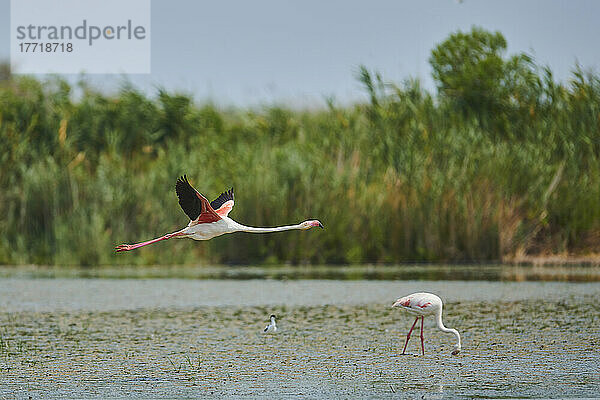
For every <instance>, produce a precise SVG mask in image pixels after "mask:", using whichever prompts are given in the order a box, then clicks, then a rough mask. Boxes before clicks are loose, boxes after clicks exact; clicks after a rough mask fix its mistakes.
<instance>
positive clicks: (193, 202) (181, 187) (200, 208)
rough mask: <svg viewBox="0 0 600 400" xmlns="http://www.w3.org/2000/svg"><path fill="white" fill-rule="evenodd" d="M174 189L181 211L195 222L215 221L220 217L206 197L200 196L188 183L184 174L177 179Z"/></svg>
mask: <svg viewBox="0 0 600 400" xmlns="http://www.w3.org/2000/svg"><path fill="white" fill-rule="evenodd" d="M175 191H176V192H177V197H178V198H179V205H180V206H181V209H182V210H183V212H185V213H186V215H187V216H188V217H189V218H190V219H191V220H192V222H194V223H196V224H203V223H210V222H216V221H218V220H220V219H221V217H220V216H219V214H217V213H216V212H215V210H214V209H213V208H212V207H211V205H210V203H209V202H208V200H206V197H204V196H202V195H201V194H200V193H199V192H198V191H197V190H196V189H194V188H193V187H192V185H190V183H189V182H188V180H187V177H186V176H185V175H184V176H182V177H180V178H179V179H177V183H176V184H175Z"/></svg>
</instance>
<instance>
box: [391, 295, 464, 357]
mask: <svg viewBox="0 0 600 400" xmlns="http://www.w3.org/2000/svg"><path fill="white" fill-rule="evenodd" d="M442 306H443V303H442V299H440V298H439V297H438V296H436V295H435V294H433V293H413V294H409V295H408V296H405V297H401V298H399V299H398V300H396V302H395V303H394V304H393V305H392V307H401V308H402V309H404V310H406V311H408V312H409V313H411V314H413V315H416V316H417V318H416V319H415V322H414V323H413V325H412V328H410V331H408V335H406V343H404V349H403V350H402V354H405V351H406V345H408V340H409V339H410V334H411V333H412V331H413V329H414V328H415V325H416V324H417V321H418V320H419V318H420V319H421V350H422V351H423V355H425V345H424V344H423V320H424V319H425V316H426V315H432V314H433V315H434V316H435V320H436V322H437V326H438V328H439V329H440V330H441V331H442V332H446V333H452V334H454V335H455V336H456V340H457V343H456V345H454V351H453V352H452V355H453V356H455V355H457V354H458V353H459V352H460V349H461V346H460V334H459V333H458V331H457V330H456V329H450V328H446V327H445V326H444V324H443V323H442Z"/></svg>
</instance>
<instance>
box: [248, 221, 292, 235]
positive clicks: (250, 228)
mask: <svg viewBox="0 0 600 400" xmlns="http://www.w3.org/2000/svg"><path fill="white" fill-rule="evenodd" d="M294 229H302V224H298V225H285V226H276V227H274V228H256V227H254V226H246V225H242V224H239V223H238V224H237V226H236V231H238V232H250V233H270V232H282V231H291V230H294Z"/></svg>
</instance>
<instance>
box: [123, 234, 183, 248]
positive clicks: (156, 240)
mask: <svg viewBox="0 0 600 400" xmlns="http://www.w3.org/2000/svg"><path fill="white" fill-rule="evenodd" d="M184 235H185V233H183V232H174V233H167V234H166V235H164V236H161V237H159V238H156V239H152V240H148V241H147V242H142V243H136V244H120V245H118V246H117V247H115V250H116V252H117V253H119V252H121V251H130V250H135V249H138V248H140V247H143V246H148V245H149V244H152V243H156V242H160V241H161V240H167V239H171V238H172V237H175V236H184Z"/></svg>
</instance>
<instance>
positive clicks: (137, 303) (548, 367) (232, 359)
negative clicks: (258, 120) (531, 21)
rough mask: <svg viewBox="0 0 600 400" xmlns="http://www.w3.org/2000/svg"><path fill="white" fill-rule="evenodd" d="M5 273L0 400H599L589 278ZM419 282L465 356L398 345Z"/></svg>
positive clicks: (445, 338)
mask: <svg viewBox="0 0 600 400" xmlns="http://www.w3.org/2000/svg"><path fill="white" fill-rule="evenodd" d="M1 276H2V277H0V339H1V340H0V398H28V396H32V397H33V398H73V397H82V398H122V397H144V398H164V397H179V396H187V397H201V396H214V397H236V398H237V397H266V396H268V397H277V398H291V397H309V398H332V397H336V398H337V397H342V398H355V397H361V398H424V399H439V398H456V397H459V398H473V397H485V398H506V397H527V398H564V397H580V398H581V397H599V396H600V374H599V373H598V365H600V307H599V306H598V303H597V299H598V298H599V296H600V284H598V283H571V282H493V281H478V280H475V281H460V280H458V281H447V280H441V281H439V280H438V281H427V280H419V281H415V280H412V281H391V280H377V281H367V280H351V281H347V280H335V279H326V280H325V279H319V280H306V279H296V280H273V279H266V280H265V279H260V280H259V279H244V280H233V279H209V280H205V279H182V278H181V277H179V278H174V279H168V278H164V277H163V278H161V279H155V278H153V279H148V278H139V279H131V278H122V277H119V279H108V278H95V277H88V278H82V277H77V276H71V277H55V278H49V277H48V276H47V275H45V276H44V275H42V276H40V275H33V274H30V273H18V274H14V273H13V274H8V273H6V274H4V275H1ZM420 290H427V291H433V292H436V293H438V294H440V295H441V296H442V297H443V298H444V300H445V302H446V306H445V318H444V319H445V324H446V325H447V326H449V327H454V328H457V329H458V330H459V331H460V332H461V334H462V337H463V352H462V353H461V354H459V355H458V356H456V357H453V356H451V355H450V352H451V350H452V344H453V342H452V340H453V337H452V335H446V334H443V333H442V332H440V331H438V330H437V329H436V328H435V326H434V324H433V321H432V320H431V319H430V320H426V323H425V351H426V353H425V356H420V355H416V354H418V345H419V340H418V334H417V335H414V336H413V338H412V339H411V343H410V344H409V351H410V353H411V355H407V356H400V355H399V353H400V352H401V351H402V346H403V344H404V338H405V334H406V332H407V331H408V329H409V328H410V326H411V324H412V322H413V319H412V318H411V317H410V316H409V315H405V314H404V313H402V312H401V310H392V309H391V308H390V307H389V306H390V305H391V303H392V302H393V301H394V300H395V299H396V298H397V297H399V296H400V295H403V294H407V293H411V292H415V291H420ZM271 313H275V314H277V315H278V316H279V317H280V323H279V325H280V328H281V329H280V332H279V333H278V334H276V335H270V336H265V335H263V334H261V330H262V328H263V327H264V326H265V325H266V323H267V322H268V316H269V315H270V314H271Z"/></svg>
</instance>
